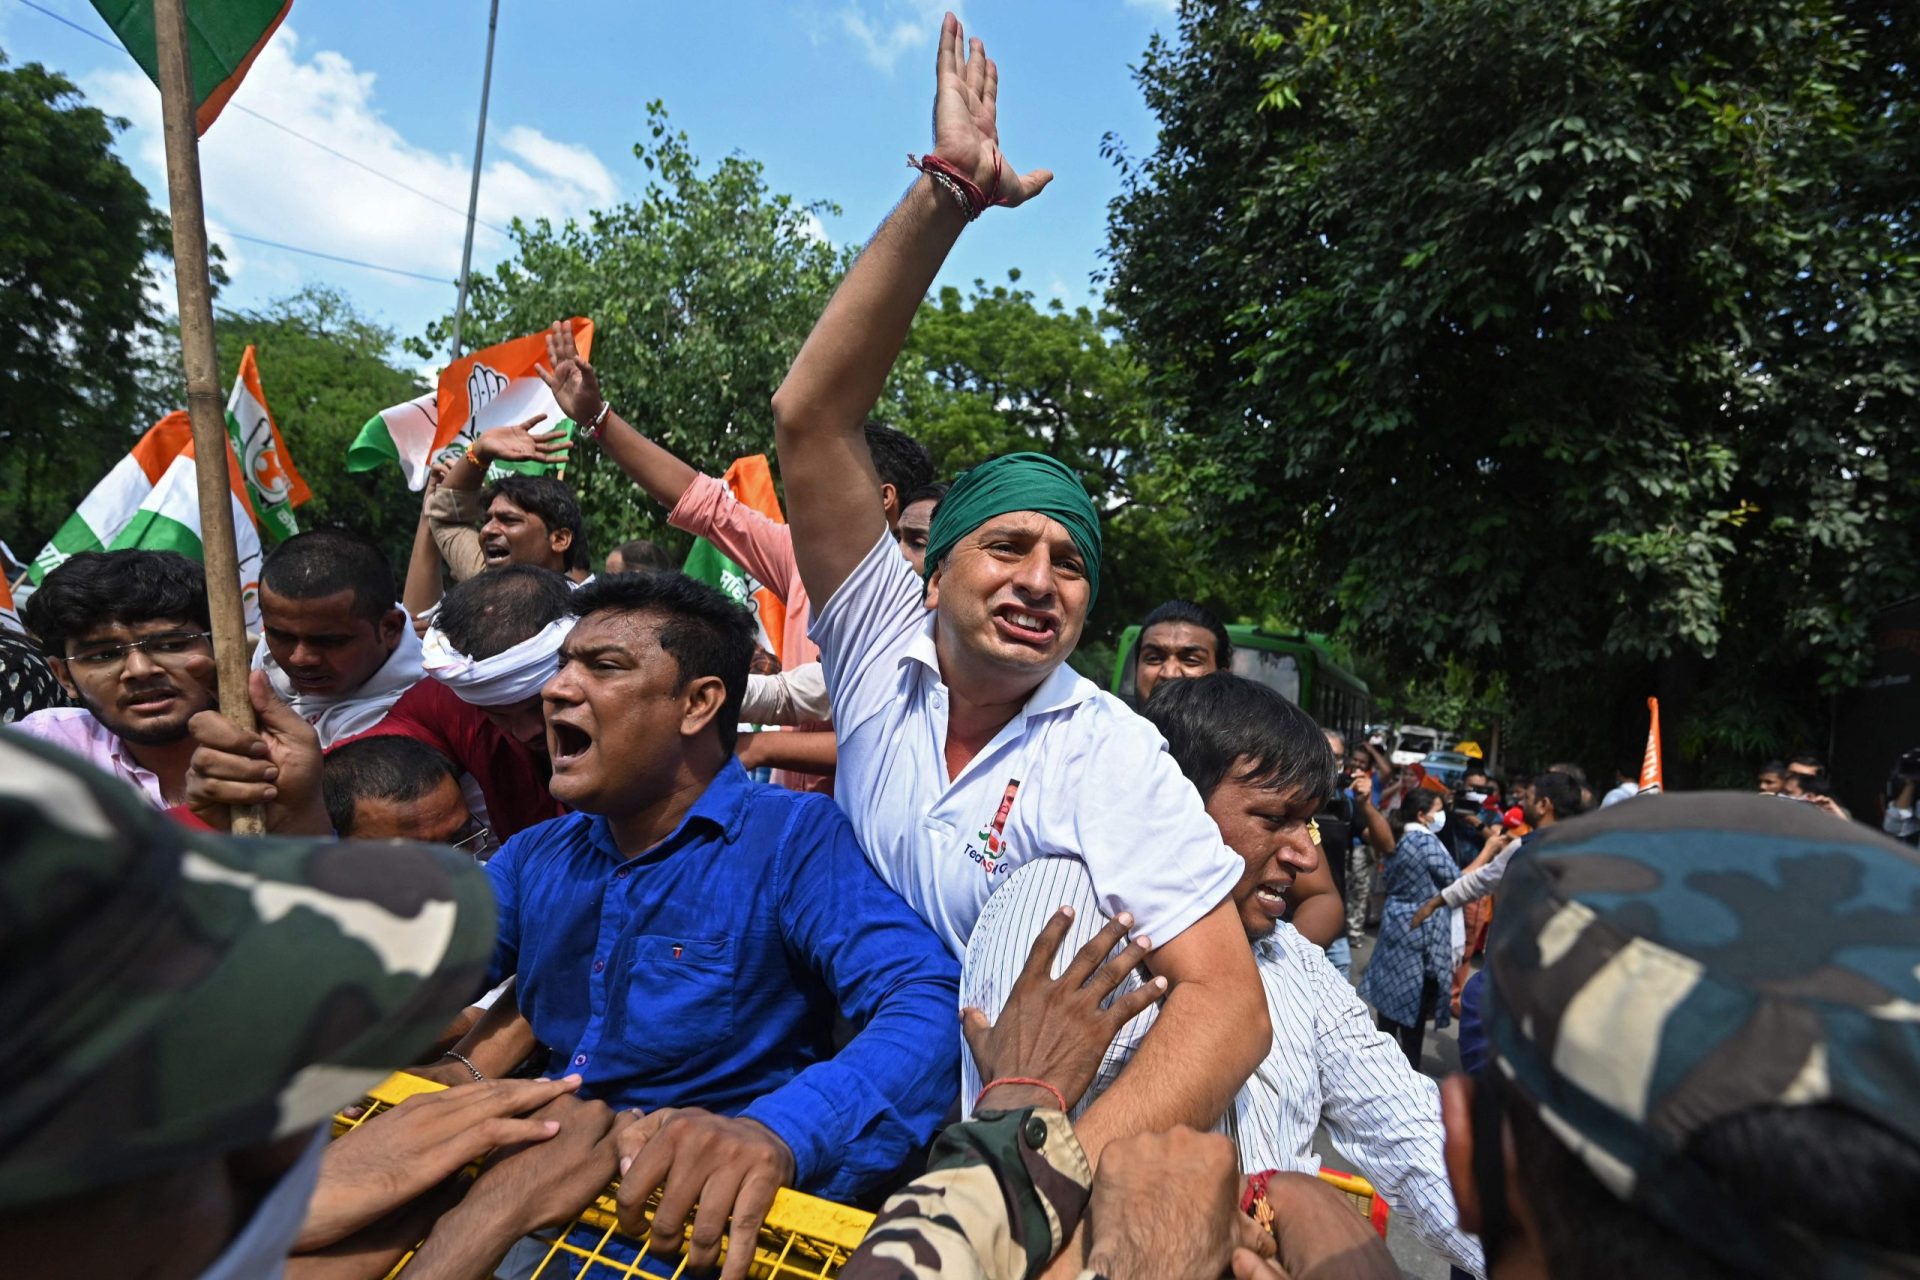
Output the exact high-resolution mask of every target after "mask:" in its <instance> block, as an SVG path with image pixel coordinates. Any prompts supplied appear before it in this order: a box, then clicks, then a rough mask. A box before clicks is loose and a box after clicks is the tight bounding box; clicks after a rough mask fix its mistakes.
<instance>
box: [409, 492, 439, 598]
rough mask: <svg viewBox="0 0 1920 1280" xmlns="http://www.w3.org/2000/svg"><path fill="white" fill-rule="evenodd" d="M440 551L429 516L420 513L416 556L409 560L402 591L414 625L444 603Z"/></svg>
mask: <svg viewBox="0 0 1920 1280" xmlns="http://www.w3.org/2000/svg"><path fill="white" fill-rule="evenodd" d="M440 566H441V560H440V548H439V547H438V546H437V545H435V543H434V540H433V526H432V525H431V524H429V523H428V522H427V513H426V512H425V511H422V512H421V513H420V525H419V527H418V528H416V529H415V530H414V531H413V554H412V555H411V556H410V557H408V559H407V584H406V586H405V587H404V588H402V590H401V592H400V602H401V604H402V605H404V606H405V607H406V610H407V621H408V622H409V623H411V622H412V621H413V620H414V619H415V618H417V617H418V616H420V614H422V613H423V612H425V611H426V610H428V609H431V608H432V607H433V606H434V605H436V604H439V603H440V589H441V586H440Z"/></svg>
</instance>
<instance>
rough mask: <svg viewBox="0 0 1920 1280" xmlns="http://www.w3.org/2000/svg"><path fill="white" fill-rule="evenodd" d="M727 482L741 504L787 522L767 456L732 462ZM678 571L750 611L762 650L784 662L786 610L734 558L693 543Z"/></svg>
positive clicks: (710, 546) (702, 540)
mask: <svg viewBox="0 0 1920 1280" xmlns="http://www.w3.org/2000/svg"><path fill="white" fill-rule="evenodd" d="M726 481H727V488H729V489H731V490H732V491H733V496H734V497H736V498H738V499H739V500H740V501H741V502H743V503H745V504H746V505H747V506H749V507H752V508H753V509H754V510H755V511H758V512H759V513H760V514H761V515H763V516H765V517H767V519H769V520H772V521H774V522H775V523H777V524H785V523H786V522H787V517H786V516H785V515H784V514H783V513H782V512H781V510H780V495H779V493H778V492H777V491H776V490H775V489H774V487H773V468H772V467H770V466H768V465H767V455H766V454H764V453H755V454H749V455H748V456H747V457H744V458H736V459H734V462H733V465H732V466H730V467H728V468H727V475H726ZM681 570H682V572H684V573H685V574H686V575H687V576H688V577H689V578H697V579H699V580H700V581H701V582H704V583H707V584H708V585H709V586H714V587H718V588H720V590H722V591H724V592H726V593H727V594H728V595H730V596H732V597H733V598H734V600H736V601H737V602H739V603H740V604H742V605H744V606H746V607H747V608H748V609H751V610H752V611H753V616H754V620H755V621H757V622H758V623H759V624H760V636H759V640H760V644H761V647H763V648H764V649H766V650H767V651H768V652H769V653H771V654H773V656H774V657H776V658H779V659H780V660H781V661H782V662H785V661H786V655H785V654H783V653H781V652H780V640H781V637H782V636H783V635H784V634H785V633H786V625H787V606H786V605H785V604H784V603H783V602H782V601H781V599H780V597H779V596H777V595H775V594H774V592H773V590H772V589H771V588H769V587H768V586H766V585H765V584H764V583H761V582H758V581H756V580H755V579H754V576H753V575H752V574H750V573H748V572H747V571H746V569H745V568H744V567H743V566H741V565H740V564H739V563H737V562H736V561H735V560H734V559H733V557H731V556H729V555H728V554H727V553H726V552H724V551H722V550H720V548H718V547H716V546H714V545H713V544H712V543H711V542H708V541H707V540H706V539H705V538H695V539H694V540H693V548H692V550H690V551H688V552H687V562H686V564H685V565H683V566H682V567H681Z"/></svg>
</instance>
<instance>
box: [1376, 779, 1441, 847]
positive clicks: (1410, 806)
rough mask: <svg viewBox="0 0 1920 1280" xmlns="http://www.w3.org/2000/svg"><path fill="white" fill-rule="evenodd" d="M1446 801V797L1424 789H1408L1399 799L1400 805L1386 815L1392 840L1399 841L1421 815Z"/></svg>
mask: <svg viewBox="0 0 1920 1280" xmlns="http://www.w3.org/2000/svg"><path fill="white" fill-rule="evenodd" d="M1446 801H1447V797H1445V796H1443V795H1441V794H1440V793H1439V792H1438V791H1433V790H1429V789H1428V788H1426V787H1412V788H1410V789H1408V791H1407V793H1406V794H1405V795H1403V796H1401V797H1400V803H1399V804H1398V805H1397V806H1395V808H1394V810H1393V812H1392V813H1390V814H1388V815H1387V826H1388V827H1390V828H1392V830H1393V838H1394V839H1395V840H1396V841H1397V840H1399V839H1400V837H1401V836H1403V835H1405V834H1406V833H1407V828H1408V827H1411V826H1413V825H1414V824H1415V823H1417V822H1419V821H1420V819H1421V817H1422V816H1423V815H1425V814H1426V813H1428V812H1429V811H1431V810H1433V809H1435V808H1437V807H1438V806H1440V805H1442V804H1445V803H1446Z"/></svg>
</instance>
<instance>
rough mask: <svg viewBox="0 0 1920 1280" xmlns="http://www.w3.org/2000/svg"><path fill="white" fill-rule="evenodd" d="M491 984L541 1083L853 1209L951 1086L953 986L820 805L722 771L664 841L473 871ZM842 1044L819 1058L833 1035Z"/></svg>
mask: <svg viewBox="0 0 1920 1280" xmlns="http://www.w3.org/2000/svg"><path fill="white" fill-rule="evenodd" d="M487 875H488V876H489V878H491V879H492V881H493V887H494V892H495V894H496V895H497V896H498V898H499V902H500V934H499V941H498V944H497V946H496V948H495V951H494V958H493V972H494V973H495V974H496V975H497V976H496V978H495V981H498V980H499V979H500V978H504V977H505V976H506V975H507V974H510V973H516V972H517V973H518V974H519V979H518V981H517V983H516V991H517V994H518V997H519V1003H520V1009H521V1012H522V1013H524V1014H525V1015H526V1016H527V1018H528V1020H529V1021H530V1022H531V1023H532V1024H533V1031H534V1034H535V1035H536V1036H538V1037H539V1039H540V1040H541V1042H542V1043H544V1044H546V1045H548V1046H550V1047H551V1049H552V1051H553V1057H552V1060H551V1062H550V1066H549V1070H550V1072H551V1073H552V1074H554V1075H562V1074H566V1073H568V1072H578V1073H579V1074H580V1075H581V1076H583V1077H584V1078H585V1083H584V1085H583V1087H582V1090H581V1092H582V1093H583V1094H586V1095H587V1096H590V1097H597V1098H602V1099H604V1100H606V1101H607V1102H609V1103H611V1104H613V1105H614V1106H616V1107H640V1108H643V1109H647V1110H651V1109H653V1108H655V1107H665V1106H685V1107H704V1108H706V1109H707V1110H710V1111H714V1112H718V1113H720V1114H723V1115H738V1116H746V1117H749V1118H751V1119H754V1120H758V1121H759V1122H760V1123H762V1124H764V1125H766V1126H767V1127H768V1128H769V1129H771V1130H773V1131H774V1132H775V1133H777V1134H779V1135H780V1137H781V1139H782V1140H784V1141H785V1142H786V1144H787V1145H788V1146H789V1147H790V1148H792V1150H793V1158H794V1166H795V1185H796V1187H798V1188H799V1189H800V1190H803V1191H808V1192H811V1193H813V1194H815V1195H822V1196H827V1197H829V1198H834V1199H849V1198H852V1197H854V1196H857V1195H859V1194H861V1193H862V1192H865V1191H867V1190H870V1189H872V1188H873V1187H875V1186H877V1185H879V1184H880V1183H881V1182H883V1181H884V1180H885V1179H886V1178H887V1177H888V1176H889V1175H890V1174H893V1173H894V1172H896V1171H897V1170H898V1169H899V1168H900V1167H901V1166H902V1165H903V1164H904V1163H905V1162H906V1161H907V1160H908V1158H909V1157H910V1156H911V1155H912V1154H913V1153H914V1152H916V1151H917V1150H919V1149H920V1148H922V1147H924V1146H925V1145H926V1143H927V1141H928V1140H929V1139H930V1138H931V1137H932V1136H933V1133H934V1131H935V1129H937V1128H938V1127H939V1123H940V1120H941V1118H942V1116H943V1115H944V1114H945V1112H946V1110H947V1107H948V1104H949V1103H951V1102H952V1100H953V1097H954V1095H955V1092H956V1090H957V1088H958V1081H959V1071H960V1068H959V1063H960V1034H959V1019H958V1015H957V1012H956V1010H957V1008H958V993H959V970H958V966H957V965H956V964H955V962H954V961H953V959H952V957H951V956H949V955H948V953H947V950H946V948H945V947H944V946H942V945H941V943H940V940H939V939H938V938H937V937H936V936H935V935H934V933H933V930H931V929H930V928H928V927H927V925H926V924H925V923H923V922H922V921H921V919H920V917H919V916H917V915H915V914H914V912H913V909H912V908H911V907H909V906H907V904H906V903H905V902H904V901H902V900H901V899H900V897H899V896H898V895H897V894H895V893H894V892H893V890H891V889H889V888H888V887H887V886H886V885H885V884H883V883H882V882H881V880H880V878H879V876H877V875H876V874H875V873H874V871H873V869H872V868H871V867H870V866H868V865H867V860H866V856H865V855H864V854H863V853H862V852H861V850H860V846H859V845H858V844H857V843H856V842H855V841H854V836H853V828H852V827H851V826H850V825H849V824H848V822H847V819H846V816H845V815H844V814H842V813H841V812H840V810H839V809H838V808H837V807H836V806H835V805H834V803H833V801H832V800H831V799H830V798H828V797H827V796H824V795H806V794H801V793H799V792H794V791H788V790H785V789H783V788H778V787H766V786H761V785H760V784H758V783H755V782H750V781H749V780H748V779H747V776H746V774H745V773H744V772H743V771H742V770H741V768H740V765H739V762H738V761H737V760H736V761H730V762H729V763H728V764H727V766H726V767H725V768H724V769H722V770H721V772H720V774H719V775H718V776H717V777H716V778H715V779H714V780H713V782H712V783H710V784H709V785H708V787H707V790H706V792H705V793H704V794H703V795H702V796H701V797H700V799H699V800H698V801H696V802H695V803H694V806H693V808H692V809H691V810H690V811H689V812H688V813H687V816H686V817H685V819H683V820H682V821H681V823H680V825H679V827H677V828H676V829H675V830H674V832H673V834H671V835H669V836H668V837H667V838H666V839H665V840H662V841H661V842H660V843H659V844H657V845H655V846H654V847H653V848H651V849H648V850H647V851H646V852H644V853H642V854H640V855H638V856H637V857H633V858H623V857H622V856H621V854H620V851H619V849H618V848H616V847H615V845H614V841H613V835H612V832H611V831H610V829H609V827H608V824H607V821H606V819H604V818H601V817H597V816H593V815H590V814H584V813H575V814H568V815H567V816H565V817H562V818H556V819H554V820H552V821H551V822H543V823H541V824H540V825H538V826H535V827H531V828H529V829H528V830H526V831H523V832H521V833H520V834H519V835H517V836H515V837H514V838H513V839H511V840H509V841H508V842H507V843H506V845H505V847H503V848H502V849H501V850H500V851H499V852H498V853H496V854H495V855H494V856H493V858H492V859H491V860H490V861H489V862H488V863H487ZM836 1011H838V1012H840V1013H842V1014H844V1015H845V1016H846V1017H847V1019H848V1020H849V1021H850V1022H852V1024H853V1025H854V1026H855V1027H856V1028H857V1029H858V1034H856V1035H855V1036H854V1038H853V1040H852V1041H851V1042H850V1043H849V1044H847V1045H846V1047H845V1048H843V1049H841V1050H840V1052H839V1053H838V1054H836V1053H834V1052H833V1027H834V1014H835V1012H836Z"/></svg>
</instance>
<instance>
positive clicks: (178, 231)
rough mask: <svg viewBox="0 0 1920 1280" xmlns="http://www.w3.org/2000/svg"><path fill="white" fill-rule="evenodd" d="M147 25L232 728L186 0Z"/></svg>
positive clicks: (230, 646)
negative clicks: (163, 141) (154, 66)
mask: <svg viewBox="0 0 1920 1280" xmlns="http://www.w3.org/2000/svg"><path fill="white" fill-rule="evenodd" d="M153 34H154V40H153V43H154V56H155V61H156V62H157V64H158V68H157V69H158V71H159V75H158V77H156V78H157V79H158V80H159V82H160V122H161V129H162V132H163V133H164V134H165V137H166V143H167V196H168V199H169V200H170V201H171V204H172V211H173V274H174V279H175V281H176V282H177V283H178V285H179V290H180V355H181V359H182V361H183V362H184V364H185V366H186V374H187V417H188V419H189V420H190V421H191V422H192V424H193V470H194V475H195V477H196V478H197V480H198V481H199V496H200V549H201V560H202V562H203V563H204V564H205V565H206V573H207V612H208V613H209V614H210V615H211V617H212V622H213V656H214V664H215V668H216V670H217V672H218V675H219V681H220V684H219V688H220V713H221V714H222V715H224V716H226V717H227V719H229V720H231V721H233V722H234V723H235V724H237V725H239V726H240V727H241V728H243V729H252V728H253V727H254V720H253V701H252V699H251V698H250V697H249V696H248V693H247V663H248V658H249V649H248V645H247V625H246V616H245V614H244V613H243V612H242V610H241V607H240V557H239V554H238V552H236V551H235V549H234V541H233V498H232V496H231V489H230V482H229V480H228V469H227V424H226V416H225V406H224V404H223V403H222V400H221V396H220V358H219V353H218V352H217V351H216V350H215V348H214V345H213V289H212V286H211V284H210V283H209V281H208V279H207V219H206V210H205V208H204V207H203V206H202V204H201V199H200V142H199V138H198V136H197V135H196V134H195V131H194V104H193V68H192V65H191V63H190V61H189V54H188V52H187V11H186V0H153ZM263 830H265V824H264V823H263V821H262V819H261V813H260V810H259V808H258V807H256V806H252V805H247V806H235V807H234V809H233V833H234V834H235V835H258V834H259V833H260V832H262V831H263Z"/></svg>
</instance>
